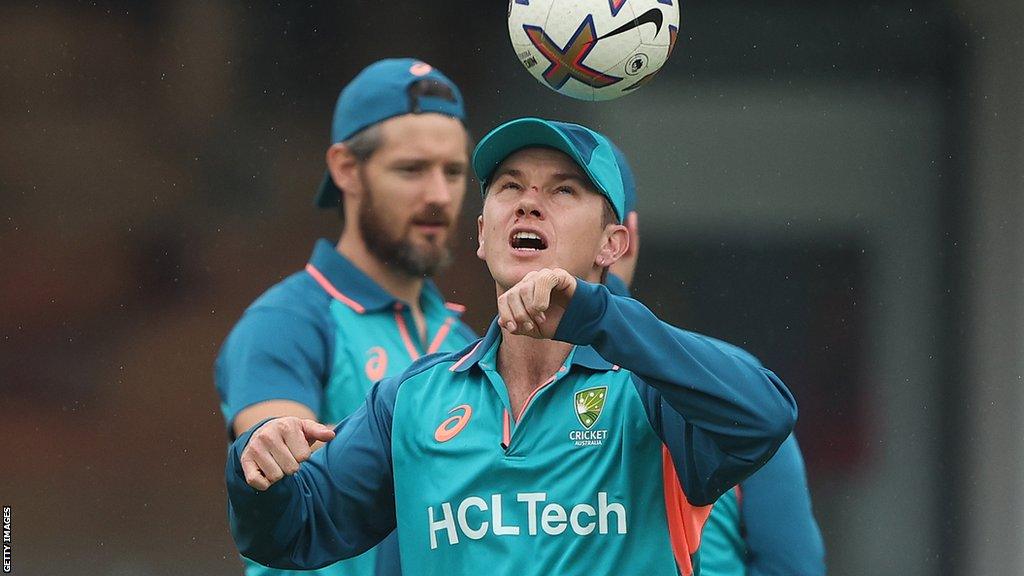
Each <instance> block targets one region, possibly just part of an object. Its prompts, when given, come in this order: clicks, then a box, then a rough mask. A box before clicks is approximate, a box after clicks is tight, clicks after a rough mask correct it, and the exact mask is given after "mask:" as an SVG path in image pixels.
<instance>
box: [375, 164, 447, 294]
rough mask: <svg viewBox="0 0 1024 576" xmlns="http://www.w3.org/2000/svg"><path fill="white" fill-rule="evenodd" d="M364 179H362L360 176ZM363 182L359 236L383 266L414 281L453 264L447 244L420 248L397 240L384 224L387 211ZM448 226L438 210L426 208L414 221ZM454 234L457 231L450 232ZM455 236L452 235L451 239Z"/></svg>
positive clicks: (405, 239)
mask: <svg viewBox="0 0 1024 576" xmlns="http://www.w3.org/2000/svg"><path fill="white" fill-rule="evenodd" d="M361 176H362V175H361ZM362 180H363V202H362V204H360V206H359V216H358V220H359V222H358V224H359V232H360V234H362V236H363V242H365V243H366V248H367V250H369V251H370V253H371V254H373V255H374V256H376V257H377V259H378V260H380V261H381V262H383V263H384V264H386V265H388V266H391V267H394V268H397V269H398V270H400V271H402V272H404V273H405V274H408V275H409V276H415V277H421V278H422V277H427V276H433V275H434V274H435V273H437V272H438V271H439V270H441V269H442V268H444V267H445V266H447V265H448V264H449V263H450V262H451V259H452V258H451V250H450V249H449V247H448V244H447V243H445V244H442V245H440V246H432V247H428V248H418V247H417V246H414V245H413V244H412V243H411V242H410V241H409V239H408V237H407V236H401V237H395V236H392V235H391V233H390V232H389V231H388V228H387V226H386V225H385V224H384V219H385V217H386V214H385V211H382V210H377V209H376V205H375V204H374V193H373V190H372V189H371V188H370V187H369V186H368V182H367V181H366V179H365V178H362ZM416 220H425V221H429V222H446V223H447V222H448V216H447V215H446V214H445V213H444V210H443V209H441V208H440V207H438V206H433V205H432V206H427V208H426V209H425V210H424V211H423V212H422V213H420V214H417V215H416V216H414V217H413V221H416ZM450 232H454V230H453V229H452V230H450ZM451 236H452V234H451V233H449V239H450V238H451Z"/></svg>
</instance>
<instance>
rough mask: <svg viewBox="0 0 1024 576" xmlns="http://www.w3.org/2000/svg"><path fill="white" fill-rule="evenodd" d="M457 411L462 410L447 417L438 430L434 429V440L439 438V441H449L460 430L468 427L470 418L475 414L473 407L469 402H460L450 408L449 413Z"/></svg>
mask: <svg viewBox="0 0 1024 576" xmlns="http://www.w3.org/2000/svg"><path fill="white" fill-rule="evenodd" d="M456 411H461V412H460V413H459V414H456V415H455V416H452V417H450V418H447V419H445V421H444V422H441V425H440V426H438V427H437V430H434V440H437V441H438V442H447V441H449V440H451V439H452V438H455V436H456V435H457V434H458V433H459V432H462V429H463V428H465V427H466V424H469V419H470V417H471V416H473V407H472V406H470V405H469V404H460V405H458V406H456V407H455V408H452V409H451V410H449V411H448V413H449V414H451V413H453V412H456Z"/></svg>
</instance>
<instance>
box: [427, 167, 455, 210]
mask: <svg viewBox="0 0 1024 576" xmlns="http://www.w3.org/2000/svg"><path fill="white" fill-rule="evenodd" d="M424 191H425V195H426V200H427V203H428V204H435V205H440V206H447V205H448V204H451V203H452V196H453V192H452V185H451V182H449V178H448V177H447V175H446V174H445V172H444V168H436V169H433V170H431V171H430V174H429V176H428V177H427V179H426V182H425V183H424Z"/></svg>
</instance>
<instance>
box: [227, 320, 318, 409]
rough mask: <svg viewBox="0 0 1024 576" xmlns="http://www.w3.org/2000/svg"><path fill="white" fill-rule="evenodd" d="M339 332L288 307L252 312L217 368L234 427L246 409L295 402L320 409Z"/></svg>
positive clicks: (241, 323) (235, 331)
mask: <svg viewBox="0 0 1024 576" xmlns="http://www.w3.org/2000/svg"><path fill="white" fill-rule="evenodd" d="M332 338H333V336H332V334H331V333H330V328H329V326H328V325H327V322H326V321H325V320H318V319H316V318H313V317H311V316H310V315H308V314H304V313H301V312H298V311H294V310H289V309H286V308H277V307H256V308H251V309H250V310H248V311H247V312H246V313H245V315H243V316H242V319H241V320H239V322H238V324H236V325H235V327H234V329H233V330H232V331H231V334H229V335H228V338H227V340H226V341H225V342H224V346H223V347H222V348H221V351H220V355H219V356H218V357H217V362H216V364H215V368H214V378H215V380H216V385H217V392H218V394H219V395H220V400H221V409H222V412H223V414H224V419H225V420H226V422H227V424H228V428H229V429H230V427H231V423H232V422H233V420H234V418H235V416H236V415H237V414H238V412H239V411H241V410H242V409H244V408H246V407H248V406H251V405H253V404H257V403H259V402H264V401H267V400H292V401H295V402H298V403H300V404H303V405H305V406H308V407H309V408H310V409H311V410H312V411H313V412H314V413H317V414H319V413H320V407H321V398H322V395H323V388H324V383H325V382H326V379H327V374H328V371H329V370H328V369H329V366H330V355H331V340H332Z"/></svg>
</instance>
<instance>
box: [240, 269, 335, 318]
mask: <svg viewBox="0 0 1024 576" xmlns="http://www.w3.org/2000/svg"><path fill="white" fill-rule="evenodd" d="M330 302H331V297H330V295H328V294H327V293H326V292H324V291H323V289H322V288H320V286H319V285H317V283H316V280H314V279H313V278H312V277H311V276H310V275H309V274H307V273H306V272H305V271H299V272H295V273H294V274H292V275H290V276H288V277H287V278H285V279H284V280H281V281H280V282H278V283H277V284H275V285H273V286H271V287H270V288H269V289H267V291H266V292H264V293H263V294H261V295H260V297H259V298H257V299H256V300H255V301H253V303H252V304H251V305H250V306H249V308H248V309H246V312H245V313H246V314H249V313H251V312H257V311H268V310H269V311H272V310H281V311H288V312H291V313H293V314H298V315H302V316H310V317H316V318H319V317H322V316H323V315H324V310H325V309H326V307H327V306H328V305H329V304H330Z"/></svg>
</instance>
